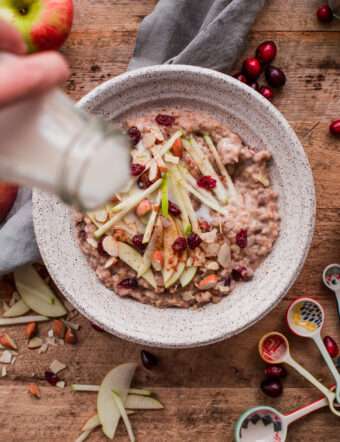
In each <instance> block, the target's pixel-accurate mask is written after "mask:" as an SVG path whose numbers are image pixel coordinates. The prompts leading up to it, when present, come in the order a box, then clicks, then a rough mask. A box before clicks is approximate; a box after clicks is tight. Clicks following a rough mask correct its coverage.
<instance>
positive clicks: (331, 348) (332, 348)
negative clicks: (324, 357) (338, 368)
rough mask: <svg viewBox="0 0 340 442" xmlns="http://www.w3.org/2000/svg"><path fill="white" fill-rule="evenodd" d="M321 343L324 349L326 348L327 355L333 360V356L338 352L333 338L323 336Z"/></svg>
mask: <svg viewBox="0 0 340 442" xmlns="http://www.w3.org/2000/svg"><path fill="white" fill-rule="evenodd" d="M323 342H324V344H325V347H326V348H327V351H328V353H329V355H330V356H331V357H332V358H335V356H336V355H337V354H338V352H339V348H338V346H337V343H336V342H335V341H334V339H333V338H331V337H330V336H325V337H324V338H323Z"/></svg>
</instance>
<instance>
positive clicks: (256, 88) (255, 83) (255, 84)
mask: <svg viewBox="0 0 340 442" xmlns="http://www.w3.org/2000/svg"><path fill="white" fill-rule="evenodd" d="M248 86H250V87H251V88H252V89H254V90H255V91H257V92H258V91H259V89H260V86H259V84H258V82H257V81H252V82H251V83H249V84H248Z"/></svg>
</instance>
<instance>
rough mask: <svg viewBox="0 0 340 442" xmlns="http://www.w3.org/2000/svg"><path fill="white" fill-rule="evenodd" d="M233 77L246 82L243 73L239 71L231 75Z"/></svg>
mask: <svg viewBox="0 0 340 442" xmlns="http://www.w3.org/2000/svg"><path fill="white" fill-rule="evenodd" d="M233 77H234V78H236V80H238V81H241V82H242V83H247V78H246V76H245V75H243V74H242V73H241V72H239V73H237V74H235V75H233Z"/></svg>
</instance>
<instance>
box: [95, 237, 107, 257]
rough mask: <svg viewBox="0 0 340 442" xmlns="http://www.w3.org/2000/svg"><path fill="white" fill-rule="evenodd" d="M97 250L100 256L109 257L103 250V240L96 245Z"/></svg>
mask: <svg viewBox="0 0 340 442" xmlns="http://www.w3.org/2000/svg"><path fill="white" fill-rule="evenodd" d="M97 250H98V253H99V255H100V256H109V255H108V253H106V252H105V250H104V248H103V239H100V240H99V241H98V243H97Z"/></svg>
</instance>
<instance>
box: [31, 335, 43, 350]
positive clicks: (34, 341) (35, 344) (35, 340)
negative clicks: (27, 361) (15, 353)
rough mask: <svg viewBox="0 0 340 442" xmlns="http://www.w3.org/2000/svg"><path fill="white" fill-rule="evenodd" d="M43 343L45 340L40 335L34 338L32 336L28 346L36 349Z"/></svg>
mask: <svg viewBox="0 0 340 442" xmlns="http://www.w3.org/2000/svg"><path fill="white" fill-rule="evenodd" d="M42 345H43V340H42V339H41V338H39V337H38V336H35V337H34V338H31V339H30V340H29V341H28V348H29V349H30V350H34V349H35V348H39V347H41V346H42Z"/></svg>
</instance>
